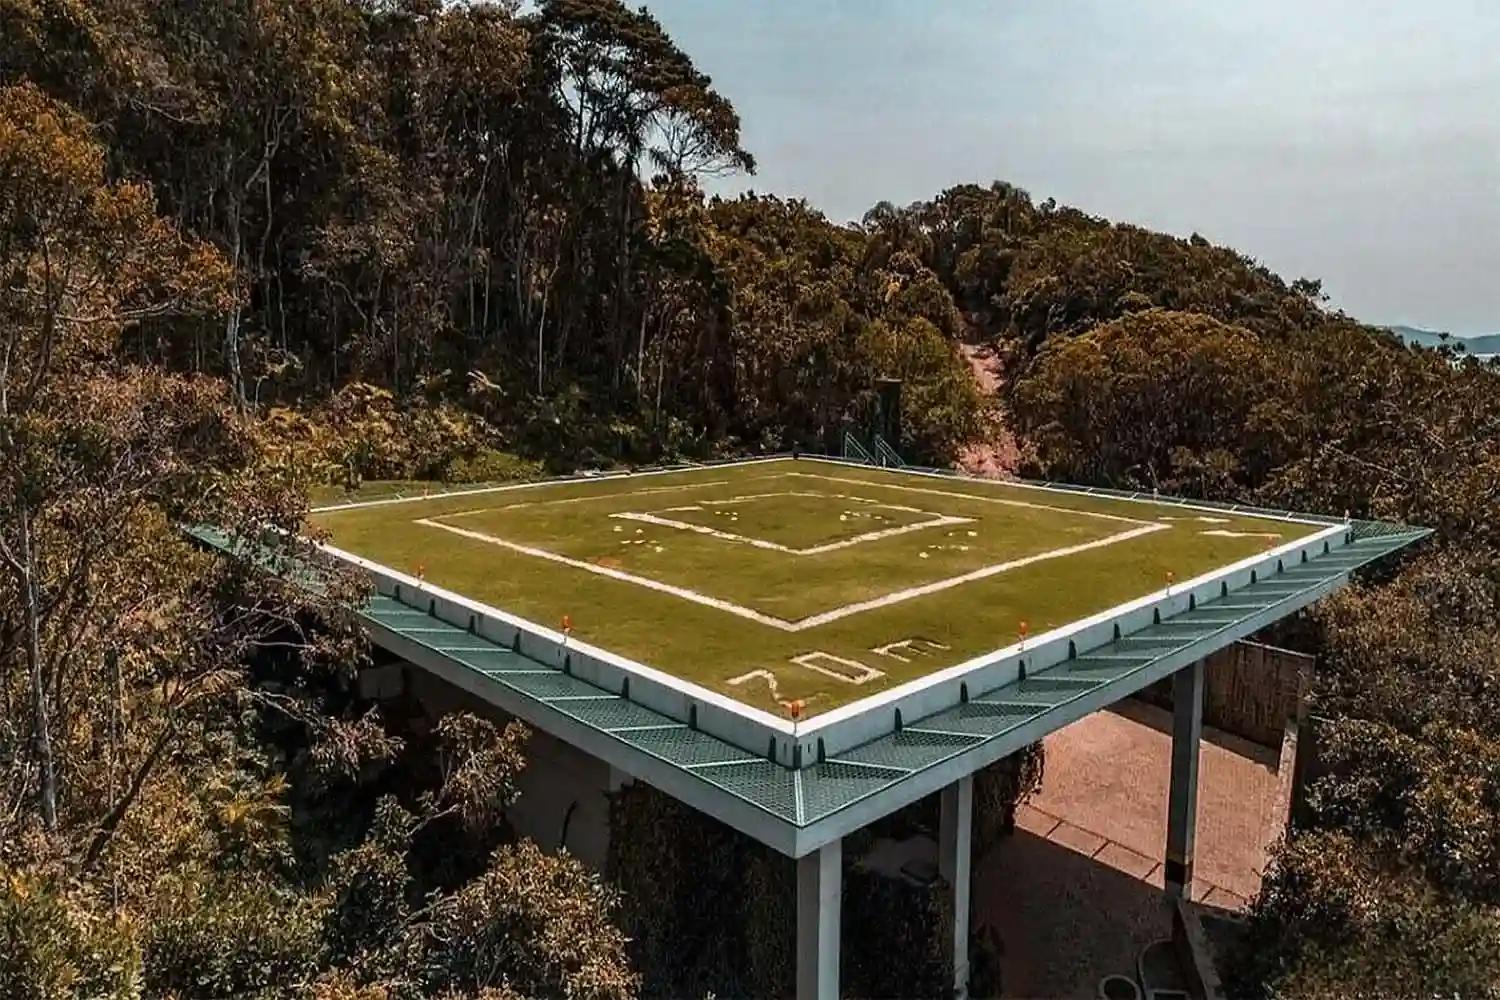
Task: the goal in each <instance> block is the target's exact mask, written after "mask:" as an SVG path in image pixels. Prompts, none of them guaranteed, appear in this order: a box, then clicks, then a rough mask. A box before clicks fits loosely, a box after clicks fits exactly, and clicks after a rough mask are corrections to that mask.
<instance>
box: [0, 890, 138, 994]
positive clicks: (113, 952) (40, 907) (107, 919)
mask: <svg viewBox="0 0 1500 1000" xmlns="http://www.w3.org/2000/svg"><path fill="white" fill-rule="evenodd" d="M141 989H142V984H141V954H140V946H139V942H138V941H137V940H136V933H135V928H134V927H133V926H132V925H131V923H130V922H129V921H128V920H126V919H124V918H123V917H118V916H113V915H108V914H103V913H98V912H91V911H90V909H89V907H88V906H87V905H86V904H85V903H83V902H81V901H79V900H75V899H72V898H70V897H68V896H67V895H66V894H64V893H63V892H62V891H61V890H60V888H59V887H58V886H57V885H56V884H55V883H54V882H53V881H52V880H50V879H48V878H46V877H42V876H37V875H33V874H28V873H24V872H18V871H10V870H7V869H5V868H0V996H3V997H5V998H7V1000H67V998H70V997H101V998H102V997H112V998H120V1000H124V998H132V997H139V996H141V995H142V992H141Z"/></svg>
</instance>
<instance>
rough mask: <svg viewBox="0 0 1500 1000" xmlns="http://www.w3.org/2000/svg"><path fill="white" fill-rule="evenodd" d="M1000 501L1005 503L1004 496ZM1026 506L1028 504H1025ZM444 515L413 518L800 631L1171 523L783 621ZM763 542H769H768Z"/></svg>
mask: <svg viewBox="0 0 1500 1000" xmlns="http://www.w3.org/2000/svg"><path fill="white" fill-rule="evenodd" d="M617 495H628V494H617ZM1000 502H1002V503H1004V502H1005V501H1000ZM1025 506H1033V505H1031V504H1026V505H1025ZM1050 509H1054V510H1058V511H1063V512H1067V513H1078V512H1076V511H1068V510H1067V509H1066V508H1061V507H1058V508H1050ZM444 516H447V515H443V514H438V515H435V516H434V517H432V518H427V517H419V518H415V519H413V520H412V523H413V524H419V525H421V526H423V527H426V528H436V529H438V530H440V531H446V532H449V533H451V534H454V535H458V536H460V537H463V538H468V539H471V540H473V541H478V542H485V543H487V544H489V545H497V546H499V547H501V548H504V549H510V550H511V551H512V552H519V553H521V554H522V555H527V556H531V557H533V558H536V559H545V560H547V561H548V562H554V563H560V564H561V565H564V566H571V567H572V568H574V569H581V570H583V571H585V572H588V573H593V574H594V575H596V576H604V577H608V578H610V579H612V580H619V581H621V582H623V583H633V584H636V585H637V586H641V587H645V588H647V589H648V590H655V591H658V592H660V593H664V594H671V595H672V596H673V597H679V598H682V599H683V600H686V601H692V602H693V603H695V604H701V605H703V606H705V607H710V608H714V609H715V610H717V611H723V612H726V613H728V614H732V615H736V616H738V617H740V618H745V619H748V620H749V621H753V622H756V623H758V624H761V625H768V626H770V627H771V628H775V629H780V630H781V631H783V632H802V631H805V630H807V629H810V628H817V627H818V626H820V625H827V624H828V623H829V622H836V621H838V620H840V619H842V618H848V617H849V616H850V615H857V614H860V613H862V612H865V611H874V610H877V609H880V608H886V607H890V606H891V605H893V604H901V603H903V602H905V601H910V600H914V599H915V598H918V597H926V596H928V595H930V594H937V593H941V592H942V591H944V590H950V589H952V588H953V587H960V586H963V585H964V584H966V583H974V582H975V581H978V580H984V579H988V578H989V577H992V576H998V575H999V574H1001V573H1008V572H1010V571H1011V570H1015V569H1020V568H1021V567H1023V566H1030V565H1032V564H1033V563H1039V562H1045V561H1047V560H1049V559H1060V558H1062V557H1064V556H1072V555H1077V554H1078V553H1080V552H1087V551H1089V550H1091V549H1098V548H1104V547H1105V546H1108V545H1116V544H1118V543H1120V542H1126V541H1129V540H1131V539H1132V538H1138V537H1140V536H1142V535H1149V534H1152V533H1153V532H1157V531H1166V530H1167V529H1168V528H1170V527H1171V525H1167V524H1160V523H1157V522H1154V521H1147V522H1131V523H1136V524H1137V525H1138V526H1137V527H1134V528H1130V529H1128V530H1126V531H1120V532H1116V533H1115V534H1113V535H1106V536H1105V537H1103V538H1097V539H1094V540H1093V541H1090V542H1082V543H1079V544H1078V545H1069V546H1066V547H1064V548H1060V549H1050V550H1048V551H1046V552H1038V553H1035V554H1033V555H1029V556H1022V557H1020V558H1017V559H1010V560H1007V561H1005V562H999V563H992V564H990V565H988V566H981V567H979V568H978V569H974V570H970V571H969V572H967V573H960V574H958V575H957V576H950V577H946V578H944V579H941V580H933V581H930V582H928V583H923V584H919V585H917V586H913V587H907V588H905V589H903V590H896V591H892V592H890V593H888V594H882V595H881V596H879V597H872V598H869V599H868V600H864V601H856V602H854V603H851V604H845V605H842V606H840V607H836V608H831V609H829V610H828V611H822V612H819V613H817V614H814V615H809V616H807V617H805V618H798V619H794V620H788V619H786V618H778V617H777V616H775V615H768V614H765V613H764V612H761V611H756V610H755V609H754V608H748V607H745V606H744V605H742V604H735V603H734V602H733V601H726V600H724V599H722V598H718V597H710V596H709V595H707V594H700V593H698V592H697V591H696V590H690V589H689V588H687V587H679V586H677V585H675V584H671V583H664V582H662V581H660V580H654V579H652V578H650V577H646V576H640V575H638V574H635V573H628V572H626V571H625V570H621V569H615V568H613V567H611V566H601V565H599V564H598V563H592V562H589V561H588V560H586V559H575V558H573V557H572V556H565V555H561V554H560V553H557V552H553V551H551V550H550V549H542V548H537V547H536V546H533V545H525V544H523V543H521V542H513V541H511V540H509V539H506V538H501V537H500V536H498V535H492V534H489V533H488V532H484V531H475V530H473V529H471V528H460V527H458V526H457V525H452V524H444V523H443V522H442V521H439V520H436V518H437V517H444ZM1104 516H1106V517H1110V519H1111V520H1117V521H1128V519H1126V518H1116V517H1112V516H1110V515H1104ZM669 523H670V524H671V525H672V526H673V527H677V526H679V523H678V522H669ZM937 523H938V522H927V523H925V524H924V526H927V527H934V526H936V525H937ZM693 527H694V528H695V529H696V528H697V527H698V526H696V525H695V526H693ZM708 530H709V531H710V532H711V531H712V529H708ZM890 530H891V531H892V532H895V533H898V534H904V533H905V532H904V531H897V530H896V529H890ZM766 544H767V545H770V544H771V543H766Z"/></svg>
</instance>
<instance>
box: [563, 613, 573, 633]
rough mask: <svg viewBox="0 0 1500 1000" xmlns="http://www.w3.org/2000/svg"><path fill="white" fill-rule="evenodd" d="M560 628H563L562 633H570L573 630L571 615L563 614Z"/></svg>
mask: <svg viewBox="0 0 1500 1000" xmlns="http://www.w3.org/2000/svg"><path fill="white" fill-rule="evenodd" d="M562 628H563V635H571V634H572V632H573V616H572V615H563V620H562Z"/></svg>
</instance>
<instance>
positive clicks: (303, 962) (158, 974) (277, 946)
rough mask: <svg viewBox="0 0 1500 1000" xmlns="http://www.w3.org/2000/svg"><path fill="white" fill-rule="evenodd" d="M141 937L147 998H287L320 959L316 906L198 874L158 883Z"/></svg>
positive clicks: (263, 887)
mask: <svg viewBox="0 0 1500 1000" xmlns="http://www.w3.org/2000/svg"><path fill="white" fill-rule="evenodd" d="M155 902H156V904H157V906H158V910H157V912H156V913H155V914H154V918H155V919H153V920H152V921H151V923H150V927H149V929H148V931H147V940H146V946H145V969H146V985H147V988H148V990H149V992H151V993H152V994H153V995H161V994H165V993H171V992H177V993H179V994H181V995H183V996H231V995H239V994H244V993H251V992H254V991H275V990H290V989H291V988H293V987H295V986H298V985H300V984H302V983H305V982H307V981H309V980H310V979H312V978H313V976H314V975H315V973H316V970H317V969H318V966H319V962H320V959H321V950H322V949H321V936H322V914H321V908H322V907H321V904H320V903H319V902H317V901H316V900H313V899H309V898H308V897H304V896H299V895H297V894H295V893H292V892H290V891H288V890H287V889H285V888H283V887H282V886H279V885H276V884H274V883H271V882H269V881H267V880H262V879H255V878H245V877H243V876H242V875H235V876H229V877H226V876H222V875H218V874H216V873H214V872H210V871H205V870H188V871H184V872H179V873H176V874H175V875H173V876H172V877H170V878H168V879H163V880H162V884H161V885H160V886H159V887H158V889H157V893H156V897H155Z"/></svg>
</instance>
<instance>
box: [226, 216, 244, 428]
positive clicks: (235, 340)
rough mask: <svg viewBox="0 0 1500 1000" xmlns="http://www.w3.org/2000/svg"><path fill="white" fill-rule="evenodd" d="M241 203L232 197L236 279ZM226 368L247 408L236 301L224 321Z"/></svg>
mask: <svg viewBox="0 0 1500 1000" xmlns="http://www.w3.org/2000/svg"><path fill="white" fill-rule="evenodd" d="M240 245H241V240H240V201H239V196H238V195H231V196H230V203H229V251H230V261H231V263H232V265H233V267H234V274H235V277H236V278H238V277H239V273H240ZM224 368H225V371H226V373H227V374H228V376H229V387H230V389H231V390H233V392H234V402H235V405H236V406H238V407H240V408H241V409H244V407H245V381H244V377H243V376H242V375H241V373H240V304H239V301H238V300H236V301H235V304H234V306H233V308H231V309H230V310H229V315H228V317H226V318H225V320H224Z"/></svg>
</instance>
